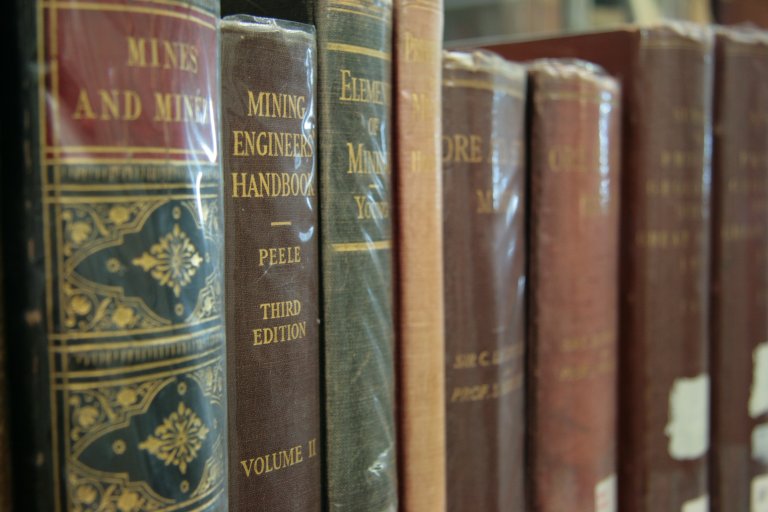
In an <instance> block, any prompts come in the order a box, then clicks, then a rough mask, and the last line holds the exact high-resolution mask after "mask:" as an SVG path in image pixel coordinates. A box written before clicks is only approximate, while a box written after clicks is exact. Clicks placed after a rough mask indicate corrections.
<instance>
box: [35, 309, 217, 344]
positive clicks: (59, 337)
mask: <svg viewBox="0 0 768 512" xmlns="http://www.w3.org/2000/svg"><path fill="white" fill-rule="evenodd" d="M220 319H221V317H220V316H218V315H216V316H212V317H211V318H206V319H205V320H203V321H200V322H193V323H186V324H175V325H166V326H163V327H151V328H146V329H132V330H115V331H97V332H69V333H48V338H50V339H51V340H55V341H78V340H90V339H96V338H115V337H121V336H135V335H139V334H160V333H163V332H168V331H174V330H182V329H190V328H194V327H197V326H199V325H203V324H205V323H208V322H214V321H218V320H220ZM217 328H218V327H217ZM211 329H212V328H207V329H206V330H205V331H200V332H208V331H209V330H211ZM193 335H194V334H189V336H193ZM160 339H163V338H160ZM149 341H154V340H142V341H136V340H133V341H131V342H130V343H133V344H134V345H135V344H144V343H145V342H149ZM115 344H116V342H111V343H108V344H107V346H110V347H112V346H115ZM74 347H77V345H74ZM59 348H61V347H56V349H57V350H58V349H59Z"/></svg>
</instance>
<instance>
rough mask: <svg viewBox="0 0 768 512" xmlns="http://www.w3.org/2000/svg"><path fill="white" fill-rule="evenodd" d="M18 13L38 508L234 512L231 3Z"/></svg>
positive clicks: (49, 7) (25, 8)
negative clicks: (225, 133) (228, 278)
mask: <svg viewBox="0 0 768 512" xmlns="http://www.w3.org/2000/svg"><path fill="white" fill-rule="evenodd" d="M17 9H18V11H19V13H20V19H19V24H20V28H19V32H20V34H19V36H20V37H19V40H20V44H19V48H20V52H21V55H22V56H23V57H22V59H21V62H20V64H21V73H22V76H21V83H22V84H23V87H22V90H21V95H22V96H21V99H22V101H21V103H20V108H21V109H22V110H23V118H24V119H26V120H27V123H25V125H24V126H23V127H21V126H20V127H18V129H19V132H21V133H23V135H22V136H21V137H23V146H24V148H25V151H26V157H27V159H26V160H25V162H26V164H27V165H26V167H25V168H24V177H23V187H24V195H25V197H24V202H23V203H21V202H20V203H19V206H20V208H19V211H18V212H17V213H18V214H19V218H20V223H21V225H22V226H23V233H24V236H25V237H26V239H27V240H26V241H25V247H27V248H28V250H29V251H31V252H30V253H29V254H28V259H26V260H24V261H25V263H23V264H21V266H22V268H20V274H21V275H22V276H23V277H22V281H23V283H22V285H23V286H24V287H25V288H26V290H27V291H26V292H25V293H26V295H24V297H25V299H23V300H26V301H27V302H26V304H25V307H26V308H27V313H28V314H27V315H26V316H25V323H24V326H23V327H22V331H23V336H24V337H25V339H24V350H25V351H27V354H28V357H27V358H26V359H25V358H21V359H20V360H19V361H20V364H25V363H26V362H27V361H37V362H38V363H39V366H30V368H31V371H30V373H29V378H28V380H26V381H25V382H24V386H23V391H24V392H25V393H26V395H25V396H26V399H27V400H28V401H29V402H30V405H29V408H28V410H26V411H25V412H22V410H21V409H20V410H19V415H20V416H24V415H28V416H27V417H23V418H20V421H28V427H27V429H26V430H27V431H28V434H27V435H28V439H27V441H29V442H26V441H25V450H27V452H26V453H27V456H28V457H29V459H30V460H33V459H34V460H35V461H38V462H36V463H35V465H34V467H35V468H36V469H35V470H34V471H36V473H35V474H34V475H33V476H32V477H31V478H30V479H26V478H24V484H23V485H24V487H26V488H28V489H34V490H35V491H37V492H32V493H29V494H30V495H28V496H26V497H24V498H23V499H24V500H27V501H29V502H32V501H34V502H35V503H37V504H38V505H39V509H40V510H72V511H75V510H77V511H87V510H139V509H141V510H154V509H167V508H169V507H170V508H173V509H174V510H192V509H195V510H214V509H215V510H221V509H223V508H226V493H224V492H223V491H224V489H225V483H226V465H225V443H226V436H225V434H226V414H225V409H224V405H225V365H224V359H223V347H224V325H223V319H222V318H223V316H222V315H223V307H222V306H223V298H222V248H223V231H222V218H221V215H222V202H221V168H220V147H219V133H218V128H219V116H220V115H219V107H218V105H219V98H218V96H219V93H218V90H219V85H218V84H219V56H218V23H219V22H218V2H216V1H214V0H190V1H174V2H167V1H162V2H161V1H159V0H144V1H141V2H131V3H122V2H119V3H118V2H112V1H107V0H102V1H96V2H91V3H88V4H81V3H74V2H42V1H38V2H19V3H18V5H17ZM16 320H18V319H14V321H16ZM29 467H32V465H29ZM22 476H23V477H26V476H27V475H22ZM20 494H21V493H20ZM32 508H33V507H32V506H30V507H27V508H25V510H26V509H32Z"/></svg>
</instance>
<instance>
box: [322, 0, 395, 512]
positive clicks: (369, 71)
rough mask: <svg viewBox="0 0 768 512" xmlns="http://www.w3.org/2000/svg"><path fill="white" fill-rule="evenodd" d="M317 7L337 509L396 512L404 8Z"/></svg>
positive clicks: (327, 0)
mask: <svg viewBox="0 0 768 512" xmlns="http://www.w3.org/2000/svg"><path fill="white" fill-rule="evenodd" d="M314 12H315V22H316V25H317V36H318V58H319V80H318V97H319V100H318V105H319V126H320V134H319V146H320V219H321V251H322V274H321V279H322V307H323V319H324V326H323V327H324V346H325V363H324V365H325V375H324V378H325V386H324V389H325V405H326V418H325V422H326V423H325V427H326V428H325V432H326V437H325V441H326V450H325V454H326V457H327V465H326V478H327V500H328V504H329V507H328V508H329V510H331V511H334V512H335V511H351V512H359V511H363V510H364V511H366V512H380V511H390V510H396V509H397V477H396V460H395V453H396V446H395V427H394V369H393V351H394V348H393V343H394V339H393V338H394V335H393V321H392V253H391V249H392V247H391V225H390V178H391V145H390V129H391V66H392V53H391V46H392V3H391V1H390V0H372V1H365V2H362V1H348V0H345V1H341V0H318V1H317V2H316V4H315V9H314Z"/></svg>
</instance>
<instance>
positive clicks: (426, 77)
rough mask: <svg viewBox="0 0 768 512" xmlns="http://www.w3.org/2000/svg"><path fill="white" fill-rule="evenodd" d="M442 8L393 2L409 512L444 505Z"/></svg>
mask: <svg viewBox="0 0 768 512" xmlns="http://www.w3.org/2000/svg"><path fill="white" fill-rule="evenodd" d="M442 4H443V2H442V0H396V1H395V4H394V7H395V52H396V65H395V81H396V84H397V89H396V90H397V96H396V130H395V133H396V140H395V144H396V153H397V170H396V173H395V176H394V181H395V190H396V192H395V193H396V196H395V200H396V204H397V213H398V215H397V217H396V232H397V251H398V253H397V260H396V261H397V274H398V279H397V282H398V283H399V284H398V288H397V289H396V297H397V299H396V304H397V306H396V308H397V309H396V311H397V313H396V314H397V315H398V322H397V323H396V325H398V330H397V336H398V340H397V358H398V379H399V381H398V385H399V397H398V398H399V402H398V403H399V405H400V409H399V425H400V429H399V440H400V445H399V462H400V471H401V475H402V477H401V479H400V503H401V510H403V511H413V512H427V511H431V510H434V511H443V510H445V507H446V502H445V499H446V498H445V407H444V403H445V366H444V353H445V344H444V325H443V323H444V312H443V311H444V309H443V253H442V250H443V249H442V245H443V237H442V211H443V208H442V206H443V205H442V168H441V164H440V133H441V109H440V96H441V86H440V76H441V69H442V68H441V60H440V59H441V53H440V52H441V41H442V33H443V6H442Z"/></svg>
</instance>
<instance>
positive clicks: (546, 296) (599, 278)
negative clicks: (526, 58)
mask: <svg viewBox="0 0 768 512" xmlns="http://www.w3.org/2000/svg"><path fill="white" fill-rule="evenodd" d="M529 76H530V80H529V83H530V88H531V97H532V108H531V123H530V132H529V133H530V142H529V144H530V153H529V154H530V159H529V161H530V174H531V175H530V180H531V188H530V190H531V196H530V212H531V213H530V244H531V247H530V260H529V269H530V277H529V279H530V287H531V288H530V297H531V304H530V308H529V315H530V321H529V325H530V331H529V333H530V334H529V338H528V341H529V345H528V350H529V351H528V361H529V371H530V373H529V379H528V384H529V389H528V397H529V402H528V414H529V420H528V439H529V440H530V442H529V453H530V454H531V459H530V464H531V466H532V470H533V479H532V482H533V488H532V489H531V500H532V505H533V510H535V511H537V512H549V511H552V512H557V511H562V510H589V511H597V512H607V511H611V512H612V511H614V510H616V465H617V462H616V421H617V412H616V408H617V405H616V404H617V402H616V393H617V372H616V367H617V360H618V315H619V310H618V298H619V285H618V263H619V240H618V238H619V229H618V228H619V165H620V142H621V140H620V135H621V133H620V122H621V116H620V102H621V95H620V88H619V85H618V83H617V82H616V80H614V79H613V78H610V77H609V76H607V75H605V74H604V72H603V71H602V70H601V69H600V68H597V67H596V66H594V65H592V64H588V63H586V62H580V61H572V60H569V61H557V60H544V61H537V62H535V63H534V64H532V65H531V67H530V68H529ZM563 119H570V120H572V121H571V122H569V123H563V122H562V120H563ZM553 241H556V243H552V242H553Z"/></svg>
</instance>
